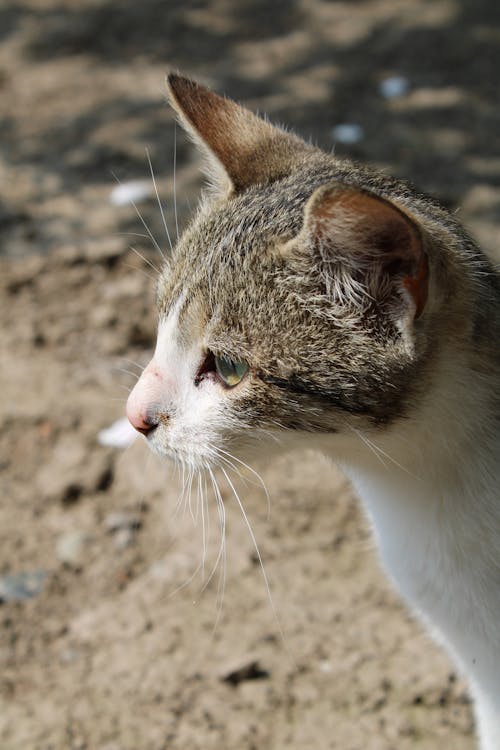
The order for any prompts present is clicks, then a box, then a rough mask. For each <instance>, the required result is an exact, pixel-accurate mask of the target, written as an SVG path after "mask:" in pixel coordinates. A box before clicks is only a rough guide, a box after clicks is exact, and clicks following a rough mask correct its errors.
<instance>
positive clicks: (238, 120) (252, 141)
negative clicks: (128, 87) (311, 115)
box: [167, 73, 314, 193]
mask: <svg viewBox="0 0 500 750" xmlns="http://www.w3.org/2000/svg"><path fill="white" fill-rule="evenodd" d="M167 82H168V94H169V99H170V103H171V104H172V106H173V108H174V109H175V110H176V112H177V114H178V115H179V118H180V120H181V123H182V125H183V126H184V128H185V129H186V130H187V132H188V133H189V134H190V135H191V137H192V138H193V140H194V141H195V143H196V144H197V146H198V147H199V148H200V150H201V151H202V153H203V154H204V156H205V157H206V167H207V169H206V172H207V175H208V177H209V179H210V180H211V183H212V185H213V187H215V188H216V190H217V191H218V192H222V193H228V192H229V193H231V192H232V193H239V192H242V191H243V190H245V189H246V188H248V187H250V186H251V185H257V184H266V183H270V182H273V181H274V180H276V179H279V178H280V177H283V176H285V175H286V174H288V173H289V172H290V170H291V169H292V167H293V165H294V164H296V163H297V161H298V159H299V158H300V156H301V154H303V153H304V151H312V150H314V149H313V147H312V146H310V145H309V144H307V143H305V142H304V141H303V140H302V139H301V138H299V137H298V136H295V135H293V134H292V133H287V132H285V131H284V130H281V128H278V127H276V126H274V125H271V123H270V122H268V121H267V120H264V119H262V118H261V117H258V116H257V115H255V114H254V113H253V112H251V111H250V110H248V109H246V108H245V107H242V106H241V105H240V104H237V103H236V102H235V101H232V100H231V99H226V98H225V97H223V96H219V95H218V94H216V93H215V92H213V91H210V90H209V89H207V88H205V87H204V86H200V84H198V83H196V82H195V81H191V80H189V79H187V78H183V77H181V76H178V75H176V74H175V73H171V74H170V75H169V76H168V79H167Z"/></svg>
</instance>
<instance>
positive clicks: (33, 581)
mask: <svg viewBox="0 0 500 750" xmlns="http://www.w3.org/2000/svg"><path fill="white" fill-rule="evenodd" d="M46 578H47V572H46V571H45V570H34V571H28V572H24V573H8V574H6V575H3V576H0V602H22V601H26V599H33V598H34V597H35V596H38V594H40V593H41V591H42V589H43V587H44V584H45V580H46Z"/></svg>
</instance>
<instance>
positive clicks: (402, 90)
mask: <svg viewBox="0 0 500 750" xmlns="http://www.w3.org/2000/svg"><path fill="white" fill-rule="evenodd" d="M409 89H410V82H409V81H408V79H407V78H405V77H404V76H388V78H384V79H383V80H382V81H380V84H379V91H380V93H381V94H382V96H383V97H384V98H385V99H397V98H398V97H399V96H404V95H405V94H407V93H408V91H409Z"/></svg>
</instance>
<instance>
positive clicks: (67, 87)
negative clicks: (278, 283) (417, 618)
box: [0, 0, 500, 750]
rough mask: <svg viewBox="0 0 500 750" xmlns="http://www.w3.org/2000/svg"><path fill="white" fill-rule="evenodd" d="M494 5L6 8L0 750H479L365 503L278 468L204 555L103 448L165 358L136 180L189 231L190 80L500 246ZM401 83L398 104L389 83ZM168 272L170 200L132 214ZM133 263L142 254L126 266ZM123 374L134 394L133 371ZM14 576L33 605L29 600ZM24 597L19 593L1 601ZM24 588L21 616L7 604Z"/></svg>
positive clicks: (313, 2) (170, 482)
mask: <svg viewBox="0 0 500 750" xmlns="http://www.w3.org/2000/svg"><path fill="white" fill-rule="evenodd" d="M499 17H500V9H499V6H498V4H497V3H496V2H495V0H489V1H488V0H482V1H481V2H474V3H473V2H465V1H464V2H458V0H436V1H435V2H432V3H431V2H426V1H425V0H407V1H406V2H403V3H395V2H392V1H391V0H372V2H362V1H360V0H359V1H356V2H335V3H331V2H326V1H325V0H308V1H306V0H301V1H299V0H296V1H295V2H294V1H290V2H287V1H286V0H278V2H274V3H269V2H264V0H244V1H242V2H238V3H234V2H230V1H229V0H212V1H211V2H209V3H201V2H195V1H194V0H189V1H188V0H185V1H184V2H182V3H177V2H167V1H166V0H163V1H162V0H144V2H140V3H138V2H132V0H126V1H125V2H111V1H108V2H102V1H101V2H100V1H98V0H24V1H21V0H3V3H2V4H1V6H0V138H1V144H2V152H1V155H0V238H1V246H0V253H1V258H0V316H1V320H2V329H1V338H0V346H1V362H2V366H1V369H0V393H1V394H2V398H1V400H0V421H1V425H2V429H1V431H0V446H1V448H0V450H1V453H0V456H1V458H0V467H1V470H2V487H1V501H0V601H1V603H0V748H2V750H59V749H66V748H67V749H68V750H90V749H94V748H96V749H98V750H212V749H213V750H216V749H217V750H223V749H226V748H227V749H228V750H229V749H230V750H251V749H256V748H259V750H264V749H268V748H269V749H271V748H272V749H273V750H278V749H280V748H313V747H314V748H337V749H339V750H340V749H341V750H365V749H367V748H369V749H370V750H382V749H383V750H389V749H393V750H406V749H409V748H418V750H424V749H425V750H431V749H432V748H436V747H446V748H453V749H454V750H471V748H472V747H473V746H474V743H473V737H472V729H473V726H472V718H471V712H470V705H469V702H468V699H467V696H466V691H465V688H464V685H463V683H462V682H461V681H460V679H459V678H458V677H457V676H456V675H455V673H454V672H453V670H452V668H451V666H450V664H449V662H448V660H447V659H446V657H445V656H444V655H443V654H442V653H441V652H440V651H439V650H438V649H437V648H436V647H435V646H434V645H433V644H432V643H431V641H430V640H429V638H428V637H427V636H426V635H424V634H423V632H422V630H421V629H420V627H419V626H418V625H417V624H416V623H415V622H413V621H412V619H411V618H410V616H409V615H408V613H407V612H406V611H405V609H404V608H403V607H402V606H401V605H400V604H399V602H398V598H397V596H396V595H395V594H394V593H393V591H392V590H391V588H390V585H389V584H388V583H387V582H386V581H385V579H384V577H383V575H382V574H381V572H380V570H379V566H378V563H377V558H376V553H375V551H374V549H373V543H372V541H371V537H370V534H369V530H368V529H367V526H366V524H365V522H364V521H363V519H362V517H361V515H360V512H359V509H358V506H357V504H356V501H355V499H354V498H353V497H352V494H351V491H350V488H349V486H348V484H347V483H346V481H345V480H344V479H343V478H342V477H341V476H340V475H339V474H338V473H337V472H336V471H335V470H334V469H333V468H332V467H330V466H328V465H326V464H325V463H324V461H323V460H322V459H321V458H319V457H318V456H315V455H312V454H307V453H306V454H295V455H291V456H285V457H283V458H281V459H280V460H279V461H277V462H276V463H275V464H274V465H272V466H269V465H268V466H259V467H256V468H258V470H259V471H260V472H261V474H262V477H263V479H264V481H265V483H266V485H267V487H268V490H269V493H270V508H269V513H268V504H267V500H266V496H265V493H264V492H263V491H262V489H261V488H260V487H259V486H258V485H256V484H255V482H254V481H253V477H252V475H251V474H249V473H248V472H246V473H245V476H244V477H243V478H242V479H241V480H238V481H239V482H240V484H239V486H240V488H241V491H242V492H241V494H242V497H243V500H244V505H245V509H246V511H247V513H248V517H249V518H250V520H251V523H252V528H253V530H254V532H255V536H256V538H257V540H258V544H259V548H260V551H261V554H262V558H263V560H264V565H265V571H266V575H267V578H268V580H269V584H270V588H271V596H272V602H273V604H271V601H270V596H269V594H268V591H267V587H266V583H265V580H264V577H263V575H262V570H261V568H260V565H259V561H258V557H257V554H256V551H255V549H254V546H253V544H252V540H251V538H250V535H249V532H248V529H247V527H246V525H245V522H244V520H243V518H242V514H241V511H240V509H239V508H238V506H237V503H236V502H235V500H234V497H232V494H231V492H230V490H229V488H228V487H227V486H225V487H224V483H223V482H221V486H222V487H223V490H222V492H223V497H224V500H225V503H226V509H227V548H226V564H225V567H224V566H223V565H222V564H219V565H218V566H217V568H216V571H215V573H214V574H213V575H211V571H212V569H213V567H214V565H215V563H216V561H217V555H218V551H219V541H220V540H219V531H218V522H217V514H216V510H215V503H214V501H213V499H211V500H210V504H211V506H213V507H212V511H211V525H210V534H209V538H208V540H205V542H206V545H205V546H206V547H207V549H206V555H204V553H203V548H204V540H203V538H202V531H201V523H200V519H199V518H197V517H196V511H195V503H193V504H192V507H189V504H188V503H182V502H181V508H180V510H178V509H177V510H176V508H177V504H178V499H179V496H180V494H181V486H182V482H181V478H180V477H178V476H176V475H175V473H174V471H173V470H172V468H171V467H170V466H167V465H164V464H161V463H159V462H158V461H157V460H156V459H154V458H153V457H152V456H150V455H149V453H148V452H147V449H146V447H145V445H144V444H143V443H142V442H141V441H137V442H136V443H135V444H134V445H132V446H131V447H130V448H128V449H127V450H126V451H124V450H119V449H116V448H104V447H102V446H101V445H100V444H99V443H98V440H97V435H98V433H99V431H100V430H101V429H103V428H104V427H107V426H108V425H109V424H111V423H112V422H113V421H114V420H115V419H117V418H119V417H120V416H121V415H122V413H123V407H124V401H125V398H126V391H127V390H128V389H129V388H130V386H131V384H132V383H133V382H134V378H135V373H136V372H137V367H136V364H133V363H139V364H144V363H145V362H146V361H147V359H148V355H149V353H150V351H151V348H152V346H153V342H154V329H155V311H154V279H153V278H152V277H153V276H154V275H155V272H154V271H153V269H152V268H151V266H150V264H153V265H157V264H158V263H159V262H160V259H159V256H158V254H157V253H156V252H155V250H154V248H151V243H150V242H149V241H148V238H147V237H141V236H137V235H144V234H146V232H145V229H144V227H143V225H142V224H141V221H140V220H139V219H138V217H137V216H136V215H135V212H134V209H133V208H132V207H131V206H130V205H127V206H122V207H117V206H115V205H112V203H111V202H110V195H111V191H112V190H113V188H114V187H115V186H116V182H115V179H114V177H113V174H115V175H116V176H117V178H118V179H120V180H122V181H128V180H146V181H147V180H149V179H150V177H149V167H148V162H147V157H146V149H148V151H149V153H150V155H151V160H152V163H153V165H154V169H155V172H156V173H157V176H158V187H159V189H160V192H161V194H162V197H163V199H164V201H165V203H166V206H167V210H166V213H167V219H168V223H169V226H170V229H171V231H172V233H173V234H174V235H175V216H174V200H173V197H174V181H173V158H174V140H176V142H177V152H176V153H177V173H176V202H177V211H178V222H179V225H180V227H182V226H183V225H184V223H185V221H186V220H187V217H188V214H189V206H190V205H194V203H195V202H196V196H197V194H198V190H199V187H200V184H201V183H200V176H199V172H198V160H197V157H196V155H195V154H194V152H193V150H192V148H191V146H189V144H188V143H187V141H186V140H185V138H184V137H183V135H182V134H181V133H180V132H177V134H176V132H175V129H174V125H173V119H172V115H171V113H170V112H169V111H168V108H167V107H166V105H165V102H164V90H163V81H164V75H165V72H166V71H167V70H168V69H170V68H172V67H174V68H179V69H181V70H183V71H185V72H188V73H191V74H193V75H195V76H197V77H199V78H201V79H202V80H203V81H205V82H206V83H208V84H211V85H213V86H214V87H216V88H217V89H218V90H221V91H225V92H226V93H228V94H230V95H232V96H233V97H235V98H238V99H241V100H244V101H245V102H246V103H247V104H249V105H250V106H251V107H254V108H257V109H260V110H265V111H268V112H269V113H270V114H271V116H272V117H273V118H275V119H277V120H279V121H283V122H286V123H288V124H289V125H291V126H293V127H295V128H296V129H298V130H299V131H300V132H301V133H303V134H304V135H310V136H311V137H312V138H314V139H315V140H316V141H317V142H318V143H320V144H322V145H324V146H326V147H327V148H331V147H332V146H333V145H334V144H333V140H332V128H333V127H335V126H336V125H338V124H342V123H355V124H358V125H360V126H361V127H362V129H363V137H362V138H361V140H360V141H359V142H357V143H355V144H351V145H343V144H337V146H336V148H337V151H338V152H339V153H346V154H350V155H352V156H354V157H356V158H359V159H362V160H366V161H370V162H372V163H375V164H378V165H380V166H382V167H386V168H387V169H389V170H390V171H392V172H393V173H396V174H398V175H400V176H405V177H407V178H409V179H411V180H412V181H414V182H416V183H417V184H418V185H419V186H420V187H421V188H423V189H425V190H427V191H430V192H433V193H434V194H436V195H438V196H439V197H440V198H441V200H442V201H443V202H444V203H445V204H447V205H449V206H450V207H452V208H456V209H460V211H461V216H462V217H463V220H464V222H465V223H466V224H467V225H468V226H469V227H470V228H471V230H472V231H473V233H474V234H475V235H476V237H477V238H478V239H479V240H480V241H481V242H482V244H483V246H484V247H485V249H486V250H488V251H490V252H491V253H495V252H496V248H497V247H498V239H499V231H500V212H499V206H500V148H499V146H500V136H499V133H500V114H499V111H498V107H497V100H496V94H497V90H496V87H497V80H498V76H497V58H498V55H497V50H498V42H499V40H500V30H499V25H498V21H499ZM394 75H399V76H404V77H406V79H407V81H408V84H409V88H408V90H407V91H406V92H405V93H404V94H403V95H401V96H398V97H395V98H385V97H384V96H382V94H381V92H380V83H381V81H383V80H384V79H385V78H387V77H388V76H394ZM140 209H141V212H142V213H143V215H144V218H145V220H146V221H147V223H148V226H150V227H151V231H152V233H153V234H154V235H155V236H156V237H158V241H159V242H160V244H161V245H162V247H163V248H164V249H166V248H167V241H166V239H165V238H164V235H163V234H162V232H163V229H162V225H161V217H160V212H159V210H158V206H157V204H156V203H155V199H154V196H151V197H150V198H149V199H148V200H147V201H145V202H143V203H141V205H140ZM131 244H132V245H133V246H134V247H135V248H137V249H138V250H139V251H140V252H141V253H142V254H143V255H144V258H145V259H144V260H142V259H141V258H139V257H138V256H137V255H136V254H135V253H134V251H133V250H132V249H130V245H131ZM126 371H129V372H126ZM23 574H29V575H30V576H31V578H30V581H28V583H30V585H31V586H32V587H33V590H32V591H31V593H33V594H35V593H36V595H34V596H32V597H29V598H28V597H27V598H24V599H23V598H22V593H23V592H22V584H23V582H24V583H26V581H25V579H23V578H22V576H23ZM8 584H10V589H8ZM9 592H10V594H9Z"/></svg>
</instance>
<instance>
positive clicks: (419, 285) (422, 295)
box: [403, 253, 429, 320]
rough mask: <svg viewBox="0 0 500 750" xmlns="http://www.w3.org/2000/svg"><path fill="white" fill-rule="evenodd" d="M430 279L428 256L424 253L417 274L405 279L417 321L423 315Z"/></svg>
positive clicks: (404, 282)
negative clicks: (413, 303)
mask: <svg viewBox="0 0 500 750" xmlns="http://www.w3.org/2000/svg"><path fill="white" fill-rule="evenodd" d="M428 279H429V261H428V260H427V255H426V254H425V253H422V256H421V259H420V264H419V267H418V269H417V273H416V274H415V275H414V276H405V277H404V279H403V284H404V286H405V288H406V289H407V291H408V292H409V293H410V294H411V296H412V297H413V300H414V302H415V320H416V319H417V318H419V317H420V316H421V315H422V313H423V311H424V307H425V303H426V302H427V290H428Z"/></svg>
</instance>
